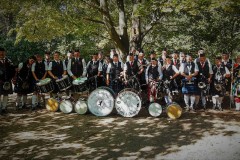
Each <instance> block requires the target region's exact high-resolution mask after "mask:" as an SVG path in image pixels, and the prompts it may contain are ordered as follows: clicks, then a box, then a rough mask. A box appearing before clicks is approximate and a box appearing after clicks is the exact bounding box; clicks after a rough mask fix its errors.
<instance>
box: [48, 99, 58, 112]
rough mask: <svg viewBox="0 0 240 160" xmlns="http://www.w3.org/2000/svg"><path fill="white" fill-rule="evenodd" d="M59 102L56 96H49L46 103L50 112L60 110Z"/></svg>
mask: <svg viewBox="0 0 240 160" xmlns="http://www.w3.org/2000/svg"><path fill="white" fill-rule="evenodd" d="M58 107H59V103H58V101H57V100H56V99H54V98H49V99H48V100H47V103H46V109H47V110H48V111H50V112H56V111H57V110H58Z"/></svg>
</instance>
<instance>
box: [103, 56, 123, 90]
mask: <svg viewBox="0 0 240 160" xmlns="http://www.w3.org/2000/svg"><path fill="white" fill-rule="evenodd" d="M123 68H124V64H123V63H122V62H120V61H119V59H118V54H114V55H113V62H112V63H110V64H109V65H108V68H107V71H106V73H107V79H106V84H107V86H110V88H112V90H113V91H114V92H115V93H116V94H117V93H118V92H119V91H121V90H122V89H123V88H124V87H123V82H122V78H123V77H122V76H123Z"/></svg>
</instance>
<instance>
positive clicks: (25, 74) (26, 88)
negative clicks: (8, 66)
mask: <svg viewBox="0 0 240 160" xmlns="http://www.w3.org/2000/svg"><path fill="white" fill-rule="evenodd" d="M35 61H36V57H35V56H30V57H29V58H28V59H27V60H26V61H25V62H23V63H19V65H18V73H17V83H16V86H15V92H16V93H17V103H16V109H17V110H18V109H22V108H26V105H27V94H30V93H32V92H33V88H34V85H33V75H32V64H33V63H34V62H35Z"/></svg>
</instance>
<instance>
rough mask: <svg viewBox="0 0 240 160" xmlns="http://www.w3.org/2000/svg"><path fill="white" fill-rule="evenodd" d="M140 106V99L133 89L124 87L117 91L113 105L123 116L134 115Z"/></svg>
mask: <svg viewBox="0 0 240 160" xmlns="http://www.w3.org/2000/svg"><path fill="white" fill-rule="evenodd" d="M141 106H142V101H141V98H140V96H139V94H138V93H137V91H136V90H134V89H129V88H127V89H124V90H122V91H120V92H119V94H118V96H117V98H116V101H115V107H116V110H117V112H118V113H119V114H120V115H122V116H123V117H134V116H136V115H137V114H138V113H139V111H140V109H141Z"/></svg>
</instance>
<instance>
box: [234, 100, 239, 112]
mask: <svg viewBox="0 0 240 160" xmlns="http://www.w3.org/2000/svg"><path fill="white" fill-rule="evenodd" d="M235 105H236V110H237V111H239V110H240V103H237V102H235Z"/></svg>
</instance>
